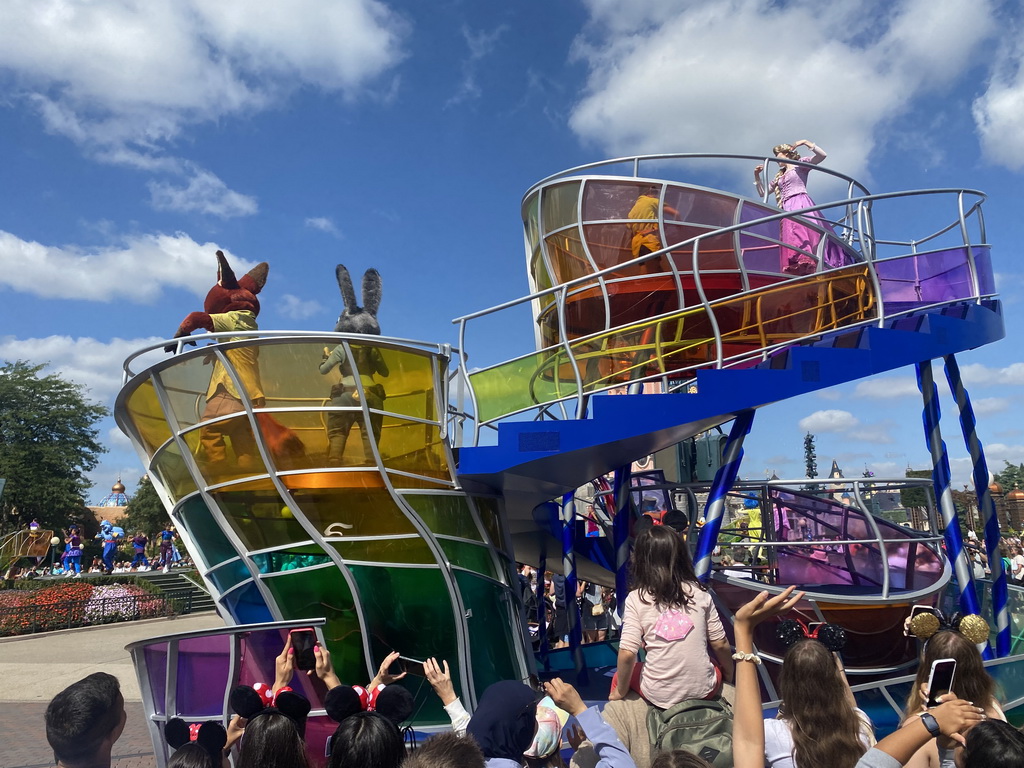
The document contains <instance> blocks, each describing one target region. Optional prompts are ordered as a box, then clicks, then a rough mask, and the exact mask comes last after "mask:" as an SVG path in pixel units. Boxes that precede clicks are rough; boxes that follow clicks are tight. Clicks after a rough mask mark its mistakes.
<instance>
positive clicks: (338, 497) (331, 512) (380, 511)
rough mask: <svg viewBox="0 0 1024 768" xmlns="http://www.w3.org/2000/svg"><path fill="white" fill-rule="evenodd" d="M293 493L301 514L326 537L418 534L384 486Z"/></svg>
mask: <svg viewBox="0 0 1024 768" xmlns="http://www.w3.org/2000/svg"><path fill="white" fill-rule="evenodd" d="M348 474H350V473H345V474H344V475H342V476H343V477H346V476H347V475H348ZM291 493H292V497H293V498H294V499H295V501H296V503H297V504H298V507H299V509H300V510H301V513H302V514H303V515H305V517H306V519H308V520H309V522H310V523H312V524H313V527H315V528H316V530H317V531H319V532H320V534H321V535H323V536H328V537H329V536H342V537H344V536H393V535H395V534H402V533H416V529H415V528H414V527H413V525H412V523H411V522H410V520H409V518H408V517H406V515H405V513H404V512H403V511H402V509H401V507H399V505H398V504H397V503H396V502H395V500H394V499H393V498H392V497H391V494H390V493H389V492H388V491H387V490H386V489H384V488H347V489H297V490H293V491H292V492H291Z"/></svg>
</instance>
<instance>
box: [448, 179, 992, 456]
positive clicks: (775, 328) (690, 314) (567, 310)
mask: <svg viewBox="0 0 1024 768" xmlns="http://www.w3.org/2000/svg"><path fill="white" fill-rule="evenodd" d="M559 178H561V177H559ZM657 183H661V184H664V182H657ZM581 189H582V187H581ZM697 191H698V192H700V193H702V194H703V190H697ZM581 194H582V193H581ZM713 194H714V195H715V196H717V197H720V198H728V199H729V200H730V201H731V203H730V204H733V205H735V215H734V218H742V214H741V212H742V210H744V206H747V205H749V201H747V200H744V199H743V198H741V197H739V196H729V195H725V194H723V193H721V192H714V193H713ZM663 197H664V195H663ZM935 198H945V199H946V200H951V201H952V203H953V211H952V212H951V215H950V216H949V218H948V219H947V220H946V221H945V222H944V223H942V224H941V225H939V226H937V227H935V228H932V229H929V230H926V231H924V232H921V233H920V234H919V235H917V236H915V237H912V238H900V239H896V238H888V237H879V236H878V235H876V234H875V232H874V228H875V223H874V221H875V219H878V218H879V216H878V213H879V211H878V210H875V211H874V213H873V214H872V209H873V208H879V206H878V204H879V203H881V202H885V203H887V204H889V205H890V206H891V207H895V206H894V205H891V204H893V203H894V201H904V202H907V203H908V204H914V205H916V204H918V203H921V202H925V203H931V202H932V201H933V200H934V199H935ZM983 200H984V195H983V194H982V193H980V192H977V191H974V190H966V189H939V190H920V191H909V192H894V193H886V194H880V195H864V196H860V197H856V198H850V199H849V200H847V201H845V203H844V204H849V205H851V206H854V207H855V208H856V210H857V211H858V217H857V218H858V219H859V220H860V221H861V225H859V226H858V227H857V228H856V230H855V231H856V233H857V236H856V238H854V240H855V241H856V242H858V243H859V244H860V245H861V248H860V250H859V251H853V250H851V249H850V248H849V245H848V244H847V243H845V242H843V243H842V247H843V248H844V251H843V253H845V254H847V255H850V254H853V258H855V259H856V260H855V261H853V259H851V261H852V262H853V263H849V264H847V265H845V266H841V267H838V268H835V269H825V268H823V265H822V262H823V260H822V258H821V257H822V254H823V251H824V249H825V248H826V247H828V245H829V243H831V242H840V240H841V239H840V238H838V237H836V236H835V235H834V234H832V233H830V232H829V231H827V228H825V227H824V226H823V225H818V224H815V223H814V222H813V221H810V220H809V219H804V220H803V223H807V222H808V221H810V226H811V228H812V229H813V228H817V230H818V231H819V233H820V234H821V235H822V236H821V239H820V242H819V245H818V249H817V253H811V252H808V251H804V252H802V253H803V255H806V256H808V257H813V258H815V259H816V261H817V267H816V271H815V272H814V273H813V274H811V275H807V276H797V277H793V276H791V275H787V274H785V273H784V272H782V271H781V270H780V269H778V268H776V269H775V270H774V271H772V270H769V269H765V268H763V267H764V266H765V265H764V261H763V256H764V247H769V248H772V249H774V252H775V253H778V252H779V250H780V249H781V248H783V247H786V248H789V247H790V246H787V245H786V244H784V243H782V241H781V240H780V239H779V238H778V235H777V234H775V235H773V234H772V232H771V231H770V230H771V228H772V227H777V226H778V224H779V222H780V221H783V220H785V219H789V218H792V217H794V216H802V215H803V214H806V213H808V212H813V211H820V210H822V209H826V208H829V207H832V206H834V205H835V203H829V204H824V205H820V206H815V207H814V208H811V209H806V210H803V211H798V212H780V213H773V214H771V215H765V216H760V217H757V218H752V219H750V220H747V221H740V222H737V223H733V224H731V225H729V226H724V227H719V228H717V229H713V230H709V231H706V232H701V233H699V234H697V235H695V236H693V237H690V238H688V239H685V240H681V241H678V242H672V243H671V244H669V245H667V246H665V247H663V248H661V249H660V250H658V251H656V252H652V253H649V254H645V255H642V256H640V257H639V258H636V259H630V260H628V261H627V262H624V263H622V264H614V265H611V266H608V267H605V268H603V269H598V270H596V271H591V272H589V273H588V274H585V275H581V276H578V277H574V278H572V279H568V280H565V281H564V282H561V283H559V284H558V285H553V286H551V287H548V288H545V289H544V290H539V291H536V292H534V293H531V294H530V295H528V296H525V297H522V298H520V299H517V300H515V301H511V302H506V303H504V304H502V305H499V306H497V307H493V308H490V309H487V310H482V311H480V312H476V313H473V314H470V315H465V316H463V317H460V318H456V320H454V321H453V322H455V323H457V324H458V325H459V334H460V335H459V347H460V349H462V350H466V349H467V328H468V325H469V323H470V321H473V323H474V326H476V325H479V324H482V322H483V320H484V318H488V320H489V321H491V320H493V321H494V322H502V320H501V318H500V316H501V315H502V314H503V313H509V314H511V313H516V312H517V313H518V315H521V314H522V309H523V308H525V307H526V306H527V305H529V306H532V307H533V310H534V311H533V314H534V316H535V318H536V319H537V322H538V324H539V326H540V330H538V346H539V347H540V348H539V350H538V351H536V352H532V353H528V354H525V355H521V356H519V357H516V358H513V359H512V360H507V361H504V362H502V363H498V364H496V365H491V366H487V367H482V368H477V369H474V370H473V371H472V372H471V371H469V369H468V367H467V365H466V353H465V352H463V353H462V354H461V355H460V369H461V370H460V374H461V375H462V376H463V377H464V378H465V380H466V381H468V382H469V387H468V398H469V400H470V402H471V404H472V410H473V412H474V415H475V417H476V421H475V422H474V430H473V438H472V439H473V442H474V443H476V442H477V441H478V440H479V437H480V429H481V427H485V426H493V425H494V423H495V422H496V421H499V420H501V419H504V418H507V417H510V416H516V415H524V414H528V413H531V412H532V413H533V414H534V417H535V418H551V417H554V418H570V417H572V416H576V417H582V416H583V415H585V413H586V398H587V397H589V396H590V395H592V394H596V393H600V392H607V391H609V390H613V389H615V388H616V387H621V386H624V385H630V386H631V387H634V388H638V387H639V386H641V385H642V384H643V383H644V382H658V383H659V384H660V387H661V391H673V390H678V389H682V388H684V387H687V386H690V385H691V384H692V381H693V377H694V375H695V371H696V370H698V369H700V368H707V367H715V368H725V367H743V366H746V365H752V364H754V363H756V362H758V361H760V360H764V359H767V357H768V356H769V355H771V354H772V353H773V352H774V351H775V350H777V349H779V348H783V347H787V346H791V345H793V344H795V343H799V342H801V341H806V340H808V339H813V338H815V337H817V336H820V335H821V334H822V333H827V332H829V331H834V330H839V329H842V328H853V327H856V326H858V325H869V324H883V323H885V322H886V321H887V320H891V319H892V318H895V317H899V316H900V315H904V314H907V313H911V312H917V311H920V310H924V309H928V308H930V307H937V306H942V305H945V304H950V303H955V302H962V301H975V300H980V299H983V298H986V297H989V296H993V295H994V294H995V287H994V283H993V278H992V269H991V264H990V262H989V253H988V250H989V249H988V245H987V244H986V243H985V228H984V220H983V218H982V213H981V204H982V202H983ZM931 207H932V208H934V206H931ZM881 208H882V209H883V210H882V213H888V211H887V210H886V206H881ZM882 218H883V219H884V218H885V217H884V216H883V217H882ZM635 221H636V220H631V219H625V220H622V219H617V220H614V221H612V222H610V223H611V224H612V225H614V226H618V227H622V226H623V225H624V224H628V223H630V222H634V223H635ZM593 223H594V222H590V221H585V220H584V221H581V220H577V222H575V223H570V224H566V225H563V226H562V228H560V229H559V230H558V231H559V232H562V231H568V230H569V229H572V228H573V227H577V228H579V230H580V231H583V230H584V229H585V228H586V227H588V226H590V225H591V224H593ZM601 224H602V225H607V224H609V222H608V221H602V222H601ZM894 224H896V225H899V226H900V227H901V229H903V230H906V229H907V228H908V227H909V224H908V222H907V221H906V220H905V219H898V220H897V221H896V222H894ZM972 225H973V226H972ZM663 226H664V225H663ZM887 226H888V225H887ZM566 228H568V229H566ZM890 228H891V227H890ZM527 230H528V234H527V247H528V250H530V249H531V247H532V246H531V245H530V244H531V243H533V242H536V243H541V244H543V243H544V242H545V238H544V237H541V236H540V230H537V231H536V233H535V235H531V234H530V225H529V223H528V224H527ZM972 230H974V231H973V233H972ZM662 231H663V232H667V231H668V230H665V229H663V230H662ZM580 239H581V240H584V239H585V238H583V236H582V235H581V236H580ZM725 239H729V241H730V242H731V248H732V251H731V252H730V254H731V255H730V258H731V260H732V266H731V267H729V268H727V269H721V268H717V269H716V268H707V267H706V264H705V263H703V262H702V259H703V258H704V255H705V253H706V252H707V244H708V243H709V242H712V241H713V240H714V241H717V244H719V245H720V244H721V243H722V242H723V241H724V240H725ZM922 244H925V245H927V246H929V249H928V250H922V249H921V245H922ZM684 252H685V256H684V255H683V253H684ZM893 254H896V255H893ZM759 259H760V261H759ZM654 263H658V264H659V265H660V266H659V269H662V270H664V271H661V272H657V271H656V272H655V274H653V275H651V274H647V273H644V271H643V269H644V265H645V264H654ZM776 264H778V262H776ZM758 266H760V267H762V268H759V269H756V268H754V267H758ZM623 270H632V272H631V274H627V275H623V274H622V272H623ZM723 279H724V280H727V281H730V282H727V284H725V285H724V286H723V284H721V281H722V280H723ZM716 281H717V284H716ZM630 284H633V285H642V286H644V288H645V289H646V290H648V293H649V294H650V295H654V294H657V296H658V297H659V301H661V303H662V306H664V305H666V304H667V305H669V309H668V310H667V311H658V310H657V303H656V302H654V303H651V302H648V304H649V306H648V307H647V308H648V310H651V309H652V308H653V311H649V313H648V314H647V315H646V316H643V317H639V318H637V319H635V320H633V321H630V322H625V323H620V324H615V323H616V318H615V317H613V313H612V311H611V309H610V307H611V306H612V304H613V302H614V301H616V300H617V297H618V296H619V295H620V294H621V290H620V289H619V288H618V286H628V285H630ZM651 292H653V293H651ZM587 300H590V301H592V302H596V306H598V307H599V309H598V311H597V314H598V316H599V317H598V321H597V326H598V329H597V330H594V331H591V332H589V333H581V332H580V324H579V322H578V312H577V310H578V308H579V306H581V302H582V301H587ZM601 305H603V308H601ZM574 312H577V314H573V313H574ZM591 320H593V314H591ZM505 322H506V324H507V320H506V321H505ZM545 328H546V329H547V331H548V333H547V334H546V335H545ZM584 330H585V329H584ZM573 406H574V407H573ZM570 409H571V410H570Z"/></svg>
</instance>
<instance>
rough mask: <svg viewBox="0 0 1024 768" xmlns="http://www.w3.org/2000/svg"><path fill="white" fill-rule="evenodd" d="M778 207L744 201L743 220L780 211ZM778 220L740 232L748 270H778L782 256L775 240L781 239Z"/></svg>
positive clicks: (741, 215)
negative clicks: (774, 242)
mask: <svg viewBox="0 0 1024 768" xmlns="http://www.w3.org/2000/svg"><path fill="white" fill-rule="evenodd" d="M778 212H779V210H778V209H777V208H769V207H768V206H764V205H754V204H752V203H744V204H743V209H742V211H741V212H740V220H741V221H744V222H746V221H754V220H756V219H760V218H764V217H765V216H772V215H774V214H776V213H778ZM780 235H781V232H780V227H779V222H778V221H769V222H765V223H763V224H755V225H754V226H752V227H748V228H745V229H744V230H743V231H742V232H741V233H740V248H741V249H742V252H743V263H744V265H745V266H746V268H747V269H748V270H752V271H755V272H778V271H779V264H780V263H781V256H780V253H779V246H777V245H774V244H773V241H778V240H779V239H780Z"/></svg>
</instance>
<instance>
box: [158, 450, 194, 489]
mask: <svg viewBox="0 0 1024 768" xmlns="http://www.w3.org/2000/svg"><path fill="white" fill-rule="evenodd" d="M152 468H153V472H154V473H155V474H156V476H157V477H158V478H159V479H160V484H161V485H162V486H163V487H164V488H165V489H167V492H168V493H169V494H170V495H171V498H172V499H173V500H174V501H175V502H176V501H178V500H179V499H181V498H182V497H183V496H187V495H188V494H190V493H194V492H195V491H196V490H198V489H197V488H196V484H195V482H194V481H193V480H192V475H190V474H189V471H188V467H186V466H185V461H184V459H182V457H181V450H180V449H179V447H178V444H177V443H168V444H167V445H166V447H164V449H163V450H162V451H160V453H159V454H157V456H156V458H155V459H154V460H153V464H152Z"/></svg>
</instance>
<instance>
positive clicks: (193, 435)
mask: <svg viewBox="0 0 1024 768" xmlns="http://www.w3.org/2000/svg"><path fill="white" fill-rule="evenodd" d="M183 437H184V439H185V442H186V444H187V445H188V447H189V451H190V452H191V453H192V456H193V457H195V461H196V465H197V467H198V468H199V472H200V474H201V475H202V476H203V478H204V479H205V480H206V482H207V484H209V485H215V484H216V483H224V482H227V481H228V480H237V479H238V478H241V477H249V476H251V475H262V474H266V473H267V468H266V465H265V464H264V463H263V458H262V456H260V453H259V449H258V447H257V445H256V440H255V438H254V437H253V433H252V426H251V425H250V423H249V417H248V416H247V415H246V414H245V413H238V414H237V415H235V416H231V417H230V418H227V419H224V420H222V421H218V422H214V423H212V424H204V425H203V426H201V427H199V428H198V429H193V430H190V431H188V432H186V433H185V434H184V435H183Z"/></svg>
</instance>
